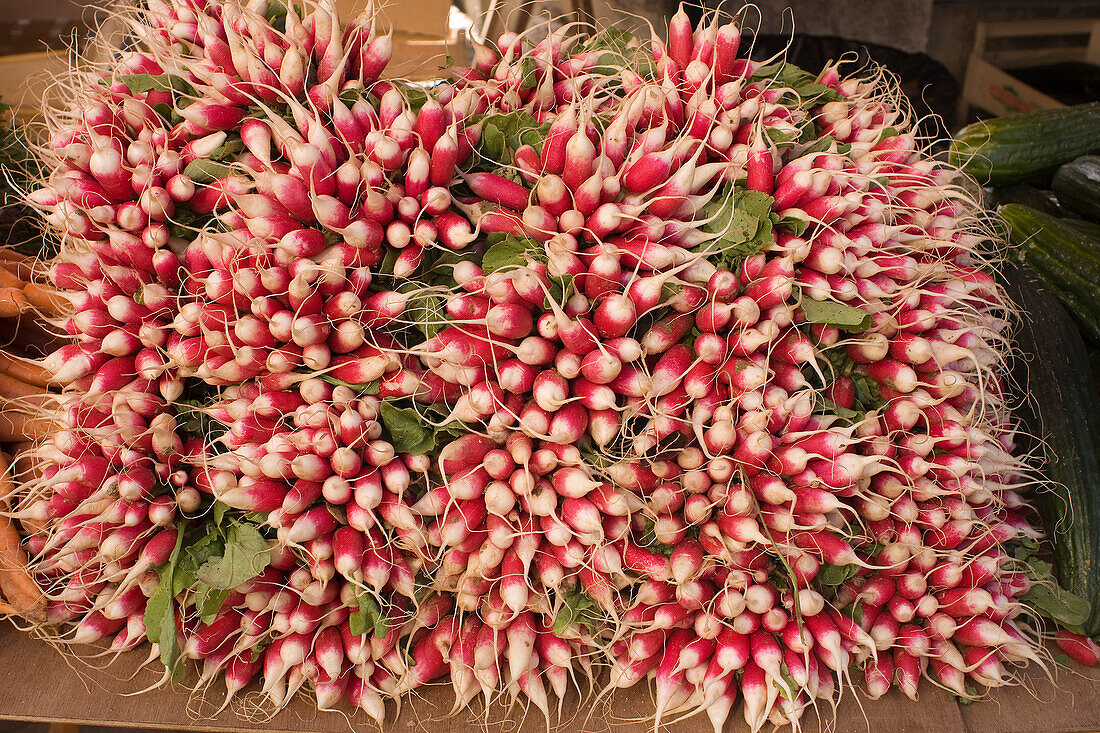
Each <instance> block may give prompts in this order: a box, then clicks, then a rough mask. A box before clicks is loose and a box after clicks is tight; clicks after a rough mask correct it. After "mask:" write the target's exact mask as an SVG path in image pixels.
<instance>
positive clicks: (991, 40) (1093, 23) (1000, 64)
mask: <svg viewBox="0 0 1100 733" xmlns="http://www.w3.org/2000/svg"><path fill="white" fill-rule="evenodd" d="M1002 41H1008V42H1010V43H1011V44H1012V47H1011V48H999V47H998V46H999V43H1000V42H1002ZM1072 61H1077V62H1084V63H1090V64H1098V65H1100V18H1068V19H1057V20H1028V21H1013V22H1005V23H978V25H977V28H976V30H975V32H974V50H973V51H972V52H971V54H970V59H969V61H968V62H967V69H966V78H965V80H964V81H963V90H962V97H961V99H960V102H959V119H960V120H965V119H966V118H967V116H968V113H969V111H970V108H971V107H977V108H979V109H982V110H985V111H986V112H990V113H993V114H995V115H997V116H1008V115H1014V114H1023V113H1026V112H1034V111H1036V110H1040V109H1054V108H1057V107H1063V106H1065V105H1063V104H1062V103H1061V102H1059V101H1058V100H1057V99H1054V98H1053V97H1051V96H1049V95H1047V94H1043V93H1042V92H1040V91H1039V90H1038V89H1035V88H1034V87H1032V86H1029V85H1028V84H1025V83H1023V82H1022V81H1020V80H1019V79H1017V78H1015V77H1013V76H1012V75H1011V74H1010V73H1009V71H1011V70H1012V69H1015V68H1020V67H1024V66H1038V65H1041V64H1056V63H1066V62H1072Z"/></svg>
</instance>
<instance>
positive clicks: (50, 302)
mask: <svg viewBox="0 0 1100 733" xmlns="http://www.w3.org/2000/svg"><path fill="white" fill-rule="evenodd" d="M23 295H24V296H25V297H26V298H27V301H28V302H29V303H30V304H31V305H33V306H34V307H35V308H37V309H38V310H40V311H42V312H43V313H45V314H46V315H48V316H64V315H68V314H69V313H70V312H71V311H72V304H71V303H69V301H68V300H67V299H66V298H65V297H64V296H62V295H61V291H59V290H55V289H53V288H50V287H46V286H44V285H39V284H38V283H27V284H26V285H25V286H24V287H23Z"/></svg>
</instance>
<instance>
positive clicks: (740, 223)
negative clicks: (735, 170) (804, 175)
mask: <svg viewBox="0 0 1100 733" xmlns="http://www.w3.org/2000/svg"><path fill="white" fill-rule="evenodd" d="M774 201H775V200H774V199H773V198H772V197H771V196H769V195H767V194H766V193H761V192H760V191H749V190H745V189H738V190H734V189H733V187H732V186H727V187H726V188H725V189H724V191H722V192H719V193H718V195H716V196H715V198H714V200H712V201H711V202H710V203H709V204H707V205H706V206H704V207H703V209H702V211H701V212H699V215H698V216H697V217H696V218H697V220H698V221H699V222H700V223H699V225H698V227H699V230H700V231H703V232H706V233H708V234H713V235H714V236H715V238H714V239H711V240H708V241H706V242H703V243H702V244H700V245H698V246H697V247H696V248H695V252H697V253H699V254H702V255H704V256H706V257H708V258H709V259H710V260H711V261H712V262H713V263H714V265H715V266H716V267H721V268H724V269H727V270H732V269H734V267H735V266H736V265H737V264H738V263H739V262H740V261H741V260H742V259H744V258H745V257H750V256H752V255H754V254H756V253H757V252H759V251H760V250H762V249H763V248H764V247H766V246H767V245H768V244H770V243H772V241H774V239H773V235H772V219H771V215H772V211H771V207H772V204H773V203H774Z"/></svg>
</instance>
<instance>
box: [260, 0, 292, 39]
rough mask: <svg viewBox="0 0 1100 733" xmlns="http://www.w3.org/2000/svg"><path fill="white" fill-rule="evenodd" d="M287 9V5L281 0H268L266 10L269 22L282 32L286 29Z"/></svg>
mask: <svg viewBox="0 0 1100 733" xmlns="http://www.w3.org/2000/svg"><path fill="white" fill-rule="evenodd" d="M286 10H287V8H286V5H284V4H283V3H282V2H280V0H268V3H267V11H266V12H264V18H266V19H267V22H268V23H269V24H270V25H271V27H272V28H274V29H275V30H277V31H279V32H280V33H283V32H284V31H285V30H286Z"/></svg>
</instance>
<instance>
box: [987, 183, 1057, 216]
mask: <svg viewBox="0 0 1100 733" xmlns="http://www.w3.org/2000/svg"><path fill="white" fill-rule="evenodd" d="M989 199H990V201H991V202H992V204H993V206H1004V205H1005V204H1023V205H1024V206H1030V207H1031V208H1033V209H1035V210H1036V211H1041V212H1043V213H1044V214H1050V215H1051V216H1060V217H1064V216H1066V214H1067V213H1068V212H1067V210H1066V208H1065V207H1064V206H1062V204H1061V202H1060V201H1059V200H1058V197H1057V196H1055V195H1054V192H1053V191H1044V190H1043V189H1041V188H1036V187H1035V186H1029V185H1027V184H1026V183H1019V184H1016V185H1015V186H1006V187H1004V188H993V189H989Z"/></svg>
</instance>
